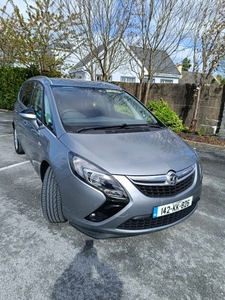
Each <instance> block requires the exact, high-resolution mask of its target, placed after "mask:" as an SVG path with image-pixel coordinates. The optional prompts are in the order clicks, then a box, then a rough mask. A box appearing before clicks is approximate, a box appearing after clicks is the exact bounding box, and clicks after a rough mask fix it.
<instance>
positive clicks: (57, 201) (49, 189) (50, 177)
mask: <svg viewBox="0 0 225 300" xmlns="http://www.w3.org/2000/svg"><path fill="white" fill-rule="evenodd" d="M41 206H42V212H43V215H44V217H45V218H46V219H47V220H48V221H49V222H51V223H63V222H66V221H67V220H66V219H65V217H64V215H63V212H62V202H61V196H60V192H59V187H58V184H57V182H56V179H55V175H54V173H53V171H52V169H51V168H50V167H48V169H47V171H46V173H45V175H44V180H43V183H42V191H41Z"/></svg>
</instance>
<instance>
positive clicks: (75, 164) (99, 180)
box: [69, 152, 128, 202]
mask: <svg viewBox="0 0 225 300" xmlns="http://www.w3.org/2000/svg"><path fill="white" fill-rule="evenodd" d="M69 162H70V166H71V169H72V171H73V173H74V174H75V175H76V176H78V177H79V178H80V179H81V180H83V181H84V182H86V183H87V184H89V185H91V186H93V187H95V188H96V189H98V190H100V191H102V192H103V193H104V194H105V195H106V196H107V198H110V200H111V201H120V202H121V201H124V202H127V201H128V196H127V194H126V192H125V190H124V189H123V187H122V186H121V184H120V183H119V182H118V181H117V180H116V179H115V178H114V177H113V176H112V175H111V174H109V173H107V172H106V171H105V170H103V169H101V168H100V167H98V166H96V165H94V164H92V163H91V162H88V161H87V160H84V159H83V158H81V157H80V156H78V155H76V154H74V153H73V152H69Z"/></svg>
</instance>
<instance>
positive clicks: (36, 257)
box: [0, 111, 225, 300]
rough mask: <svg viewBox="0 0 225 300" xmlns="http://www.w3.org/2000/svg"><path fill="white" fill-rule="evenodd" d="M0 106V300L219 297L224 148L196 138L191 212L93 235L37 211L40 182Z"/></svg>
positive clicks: (223, 261) (224, 287)
mask: <svg viewBox="0 0 225 300" xmlns="http://www.w3.org/2000/svg"><path fill="white" fill-rule="evenodd" d="M11 120H12V114H11V113H10V112H6V111H0V251H1V252H0V300H19V299H21V300H34V299H37V300H48V299H54V300H97V299H98V300H111V299H115V300H224V299H225V149H224V148H221V147H216V148H215V147H209V146H208V147H206V146H201V145H195V147H196V150H197V152H198V154H199V156H200V158H201V160H202V165H203V170H204V179H203V192H202V197H201V200H200V202H199V206H198V208H197V210H196V211H195V213H194V214H193V215H192V216H191V217H190V218H188V219H187V220H185V221H184V222H182V223H180V224H179V225H176V226H174V227H171V228H169V229H166V230H164V231H158V232H155V233H151V234H147V235H142V236H137V237H130V238H119V239H105V240H95V239H91V238H90V237H88V236H86V235H84V234H82V233H80V232H79V231H77V230H76V229H74V228H73V227H71V226H70V225H69V224H68V223H64V224H50V223H48V222H47V221H46V220H45V219H44V218H43V216H42V212H41V203H40V192H41V181H40V179H39V177H38V176H37V174H36V173H35V171H34V169H33V167H32V166H31V164H30V162H29V161H28V159H27V157H26V155H18V154H16V153H15V151H14V147H13V137H12V127H11Z"/></svg>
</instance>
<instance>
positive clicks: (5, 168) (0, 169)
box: [0, 160, 30, 172]
mask: <svg viewBox="0 0 225 300" xmlns="http://www.w3.org/2000/svg"><path fill="white" fill-rule="evenodd" d="M29 162H30V161H29V160H26V161H23V162H20V163H18V164H14V165H10V166H7V167H3V168H0V172H1V171H5V170H8V169H11V168H15V167H17V166H21V165H24V164H27V163H29Z"/></svg>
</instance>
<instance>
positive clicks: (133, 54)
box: [68, 43, 181, 84]
mask: <svg viewBox="0 0 225 300" xmlns="http://www.w3.org/2000/svg"><path fill="white" fill-rule="evenodd" d="M127 49H128V47H127V46H125V45H124V44H123V43H121V49H120V50H121V51H120V52H121V56H124V57H125V56H126V58H125V59H124V60H123V61H121V63H120V64H118V67H117V68H114V70H113V71H112V73H111V74H110V78H109V80H110V81H113V82H137V83H139V82H140V79H139V74H140V72H141V68H140V66H141V60H142V48H141V47H129V51H127ZM150 51H151V50H149V51H148V53H147V58H148V57H149V59H147V60H146V63H145V79H144V81H147V76H148V71H147V70H148V67H149V65H148V64H149V60H150V54H151V52H150ZM96 52H97V54H98V57H101V56H102V57H103V56H104V47H103V46H102V45H101V46H99V47H96ZM69 58H70V64H71V62H72V60H71V57H69V56H68V59H69ZM152 66H153V69H154V70H155V71H154V72H153V73H154V74H153V79H152V82H153V83H175V84H176V83H179V79H180V77H181V74H180V72H179V71H178V69H177V67H176V65H175V64H174V63H173V61H172V59H171V58H170V57H169V56H168V54H167V53H166V51H162V50H157V51H156V52H155V55H154V57H153V62H152ZM90 67H92V71H93V73H92V77H91V75H90ZM68 73H69V74H70V77H72V78H76V79H78V78H79V79H83V80H91V78H92V79H94V80H102V74H101V70H100V69H99V67H98V64H97V62H96V60H95V58H93V57H92V56H91V54H90V53H89V54H87V55H86V56H84V58H83V59H81V60H80V61H77V59H76V60H75V61H74V67H72V68H71V69H70V70H69V71H68Z"/></svg>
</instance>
